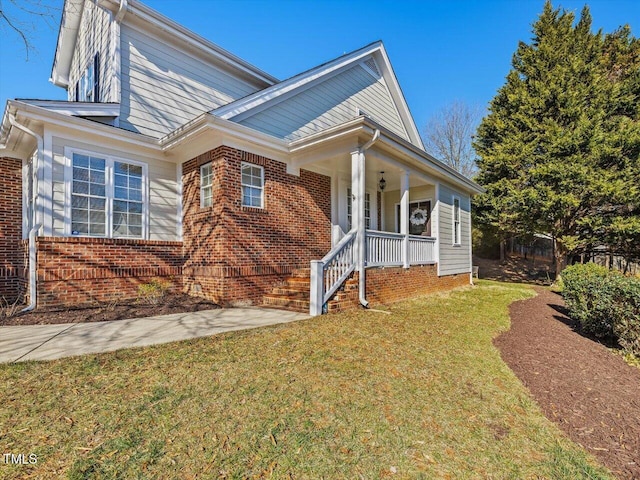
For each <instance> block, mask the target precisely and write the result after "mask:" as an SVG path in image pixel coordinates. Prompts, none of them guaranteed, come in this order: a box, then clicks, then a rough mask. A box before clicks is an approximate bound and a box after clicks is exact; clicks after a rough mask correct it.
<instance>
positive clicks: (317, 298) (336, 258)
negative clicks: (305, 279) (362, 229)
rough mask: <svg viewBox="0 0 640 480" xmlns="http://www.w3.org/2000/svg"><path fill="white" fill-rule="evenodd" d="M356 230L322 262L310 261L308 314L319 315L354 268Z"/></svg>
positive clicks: (346, 236)
mask: <svg viewBox="0 0 640 480" xmlns="http://www.w3.org/2000/svg"><path fill="white" fill-rule="evenodd" d="M355 238H356V229H355V228H354V229H352V230H351V231H349V233H347V234H346V235H345V236H344V237H343V238H342V239H341V240H340V241H339V242H338V244H337V245H336V246H335V247H333V248H332V249H331V250H330V251H329V253H327V254H326V255H325V256H324V257H323V258H322V260H312V261H311V279H310V280H311V281H310V290H311V291H310V303H309V313H310V314H311V315H321V314H322V310H323V308H324V305H325V304H326V303H327V301H329V299H330V298H331V296H332V295H333V294H334V293H335V292H336V290H338V288H340V286H341V285H342V284H343V283H344V282H345V281H346V280H347V278H349V275H351V273H353V271H354V270H355V267H356V263H355V258H354V255H353V244H354V243H355Z"/></svg>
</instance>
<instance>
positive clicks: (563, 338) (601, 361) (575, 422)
mask: <svg viewBox="0 0 640 480" xmlns="http://www.w3.org/2000/svg"><path fill="white" fill-rule="evenodd" d="M536 292H537V293H538V295H537V296H536V297H535V298H532V299H529V300H524V301H519V302H515V303H513V304H512V305H511V307H510V314H511V330H509V331H508V332H506V333H504V334H502V335H501V336H500V337H498V338H497V339H495V345H496V346H497V347H498V348H499V349H500V352H501V354H502V358H503V359H504V361H505V362H506V363H507V364H508V365H509V366H510V367H511V369H512V370H513V371H514V372H515V374H516V375H517V376H518V378H520V380H521V381H522V382H523V383H524V384H525V386H526V387H527V388H528V389H529V391H530V392H531V394H532V395H533V397H534V398H535V399H536V401H537V402H538V404H539V405H540V406H541V408H542V410H543V411H544V413H545V415H546V416H547V417H548V418H549V419H551V420H552V421H554V422H556V423H557V424H558V425H559V426H560V428H561V429H562V430H563V431H564V432H565V433H566V434H567V435H568V436H569V437H570V438H571V439H572V440H573V441H575V442H576V443H579V444H580V445H582V446H583V447H584V448H585V449H586V450H587V451H589V452H590V453H592V454H593V455H594V456H595V457H596V458H597V459H598V460H599V461H600V462H602V464H603V465H605V466H607V467H608V468H609V469H610V470H611V471H612V472H613V473H614V475H616V476H617V477H619V478H624V479H638V478H640V369H638V368H635V367H632V366H630V365H628V364H626V363H625V362H624V360H623V359H622V358H621V357H620V356H617V355H615V354H614V353H612V352H611V351H610V350H608V349H607V348H606V347H605V346H603V345H601V344H599V343H597V342H595V341H593V340H591V339H589V338H586V337H584V336H582V335H580V333H579V329H578V325H577V324H576V323H574V322H573V321H572V320H571V319H570V318H568V317H567V316H566V310H565V308H564V303H563V301H562V297H561V296H560V295H558V294H555V293H553V292H550V291H549V290H546V289H543V288H539V287H536Z"/></svg>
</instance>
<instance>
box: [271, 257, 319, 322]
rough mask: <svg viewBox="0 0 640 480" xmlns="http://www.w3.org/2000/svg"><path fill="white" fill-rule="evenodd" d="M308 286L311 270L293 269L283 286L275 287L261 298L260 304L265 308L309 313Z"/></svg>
mask: <svg viewBox="0 0 640 480" xmlns="http://www.w3.org/2000/svg"><path fill="white" fill-rule="evenodd" d="M310 284H311V269H310V268H298V269H295V270H294V271H293V272H291V275H289V276H288V277H287V278H286V279H285V281H284V283H283V284H281V285H277V286H275V287H274V288H273V289H272V290H271V293H269V294H268V295H265V296H263V297H262V304H263V306H265V307H272V308H282V309H284V310H292V311H294V312H302V313H309V288H310Z"/></svg>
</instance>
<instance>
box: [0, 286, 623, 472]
mask: <svg viewBox="0 0 640 480" xmlns="http://www.w3.org/2000/svg"><path fill="white" fill-rule="evenodd" d="M479 284H480V285H479V286H478V287H474V288H468V289H463V290H460V291H456V292H453V293H451V294H447V295H435V296H429V297H423V298H418V299H415V300H412V301H407V302H402V303H398V304H395V305H393V306H391V307H390V311H391V312H392V314H391V315H386V314H383V313H376V312H366V311H362V312H353V313H345V314H339V315H329V316H323V317H320V318H313V319H310V320H305V321H302V322H297V323H294V324H287V325H281V326H274V327H269V328H263V329H259V330H251V331H246V332H235V333H229V334H224V335H219V336H216V337H212V338H206V339H199V340H195V341H188V342H180V343H175V344H170V345H162V346H157V347H152V348H144V349H135V350H125V351H120V352H116V353H111V354H103V355H92V356H85V357H79V358H71V359H63V360H59V361H54V362H48V363H23V364H15V365H3V366H0V375H1V378H2V379H3V388H2V390H1V393H0V405H2V407H1V408H0V425H2V431H1V432H0V452H12V453H25V454H29V453H35V454H37V455H38V463H37V464H36V465H30V466H8V465H2V464H0V476H4V477H13V476H16V475H25V476H26V475H34V476H37V477H40V478H42V477H44V478H47V477H52V478H57V477H65V476H66V477H68V478H74V479H81V478H123V479H124V478H126V479H130V478H190V477H193V476H195V475H196V474H199V476H202V477H204V478H287V479H288V478H327V479H333V478H338V479H340V478H345V479H352V478H386V477H393V478H411V479H413V478H425V479H431V478H454V479H465V478H478V479H485V478H493V479H501V478H504V479H526V478H530V479H540V478H549V479H562V478H567V479H581V478H584V479H592V478H611V477H609V476H608V474H607V472H606V471H605V470H604V469H603V468H601V467H599V466H598V465H597V464H595V463H594V462H593V460H592V459H591V458H590V457H588V456H587V455H586V454H585V453H584V452H583V451H582V450H581V449H580V448H579V447H577V446H576V445H575V444H573V443H571V442H570V441H569V440H567V439H566V438H565V437H563V436H562V434H561V433H560V432H559V430H558V429H557V428H556V427H555V426H554V425H553V424H552V423H551V422H549V421H548V420H547V419H546V418H545V417H544V416H543V415H542V414H541V412H540V410H539V409H538V407H537V406H536V405H535V403H534V402H533V401H532V400H531V399H530V397H529V396H528V394H527V392H526V390H525V389H524V387H523V386H522V385H521V383H520V382H519V381H518V380H517V378H516V377H515V376H514V375H513V373H512V372H511V371H510V370H509V368H508V367H507V366H506V365H505V364H504V363H503V362H502V361H501V359H500V355H499V352H498V351H497V350H496V349H495V348H494V347H493V345H492V342H491V341H492V338H493V337H495V336H496V335H498V334H499V332H501V331H504V330H506V329H508V325H509V321H508V313H507V312H508V311H507V306H508V304H509V303H511V302H512V301H515V300H519V299H524V298H527V297H530V296H531V295H533V291H532V290H531V289H530V288H528V287H525V286H519V285H507V284H499V283H491V282H485V281H481V282H479Z"/></svg>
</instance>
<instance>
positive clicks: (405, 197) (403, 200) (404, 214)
mask: <svg viewBox="0 0 640 480" xmlns="http://www.w3.org/2000/svg"><path fill="white" fill-rule="evenodd" d="M400 233H401V234H402V235H404V239H403V240H402V266H403V267H404V268H409V171H408V170H405V171H404V172H403V173H402V174H401V175H400Z"/></svg>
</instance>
